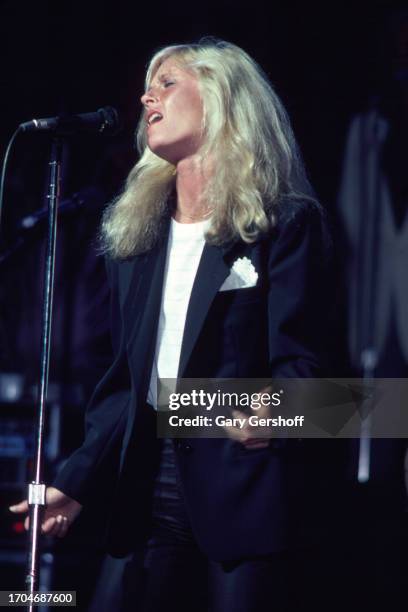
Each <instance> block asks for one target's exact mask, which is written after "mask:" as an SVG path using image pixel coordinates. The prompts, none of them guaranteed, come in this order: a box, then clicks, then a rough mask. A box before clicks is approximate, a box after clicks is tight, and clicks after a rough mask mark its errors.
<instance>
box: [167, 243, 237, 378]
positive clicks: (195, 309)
mask: <svg viewBox="0 0 408 612" xmlns="http://www.w3.org/2000/svg"><path fill="white" fill-rule="evenodd" d="M233 246H234V245H232V246H229V247H224V248H220V247H216V246H212V245H209V244H207V243H206V244H205V246H204V249H203V254H202V256H201V259H200V263H199V265H198V269H197V274H196V277H195V280H194V284H193V289H192V291H191V296H190V301H189V304H188V309H187V316H186V322H185V326H184V334H183V342H182V345H181V354H180V363H179V369H178V377H179V378H182V377H183V373H184V371H185V369H186V367H187V364H188V360H189V359H190V355H191V352H192V350H193V348H194V345H195V343H196V342H197V339H198V336H199V334H200V331H201V328H202V326H203V324H204V321H205V318H206V316H207V313H208V310H209V308H210V306H211V304H212V301H213V300H214V298H215V296H216V295H217V293H218V290H219V288H220V287H221V285H222V283H223V282H224V281H225V279H226V278H227V276H228V274H229V273H230V266H229V262H230V260H231V257H232V251H231V249H232V248H233Z"/></svg>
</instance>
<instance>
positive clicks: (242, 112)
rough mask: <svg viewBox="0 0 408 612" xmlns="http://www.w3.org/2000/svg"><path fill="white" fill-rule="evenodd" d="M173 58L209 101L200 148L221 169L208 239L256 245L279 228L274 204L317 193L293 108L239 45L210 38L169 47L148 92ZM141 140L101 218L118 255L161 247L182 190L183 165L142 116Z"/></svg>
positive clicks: (156, 59) (212, 191) (213, 186)
mask: <svg viewBox="0 0 408 612" xmlns="http://www.w3.org/2000/svg"><path fill="white" fill-rule="evenodd" d="M169 57H172V58H175V59H176V60H177V61H178V62H180V64H181V66H185V67H186V68H188V69H190V70H193V71H194V72H195V73H196V74H197V76H198V83H199V87H200V92H201V95H202V99H203V107H204V120H203V121H204V125H203V129H204V134H205V145H204V147H203V149H202V150H201V151H200V153H201V154H202V155H203V156H206V155H208V154H211V156H212V160H213V161H214V164H215V168H216V169H217V171H216V172H214V173H213V176H212V178H211V179H210V180H209V181H208V185H207V187H206V194H205V195H206V198H207V202H208V203H209V204H210V205H211V206H213V207H214V211H213V213H212V216H211V224H210V228H209V230H208V232H207V234H206V240H207V242H209V243H211V244H215V245H223V244H226V243H229V242H231V241H233V240H236V239H241V240H243V241H245V242H253V241H255V240H256V239H257V238H258V237H259V236H260V234H262V233H264V232H266V231H268V229H269V228H270V227H271V226H272V225H273V223H274V214H273V211H274V207H275V205H276V204H277V203H278V202H279V201H280V200H281V199H282V198H283V197H285V196H291V197H300V198H303V197H305V196H306V197H310V195H311V189H310V186H309V183H308V181H307V178H306V175H305V171H304V166H303V163H302V160H301V156H300V154H299V151H298V147H297V144H296V141H295V138H294V135H293V131H292V128H291V125H290V121H289V118H288V116H287V113H286V111H285V109H284V107H283V105H282V103H281V101H280V99H279V97H278V96H277V95H276V93H275V92H274V90H273V88H272V86H271V85H270V83H269V81H268V79H267V78H266V76H265V75H264V73H263V72H262V70H261V68H260V67H259V66H258V65H257V64H256V62H255V61H254V60H253V59H252V58H250V57H249V55H248V54H247V53H245V51H243V50H242V49H240V48H239V47H237V46H236V45H233V44H231V43H228V42H224V41H216V40H214V39H203V40H201V41H200V42H199V43H198V44H190V45H172V46H169V47H165V48H164V49H162V50H160V51H158V52H157V53H156V54H155V55H154V56H153V58H152V59H151V61H150V64H149V67H148V69H147V74H146V89H148V87H149V86H150V82H151V79H152V78H153V76H154V74H155V72H156V71H157V69H158V68H159V66H160V65H161V64H162V63H163V62H164V61H165V60H166V59H168V58H169ZM137 145H138V149H139V153H140V159H139V161H138V162H137V163H136V165H135V166H134V167H133V169H132V170H131V172H130V174H129V176H128V178H127V181H126V185H125V189H124V191H123V193H122V194H121V195H120V196H119V197H118V198H117V199H116V200H115V201H114V202H113V203H112V204H111V205H110V206H109V207H108V208H107V209H106V211H105V214H104V218H103V222H102V228H101V238H102V247H103V250H104V251H105V252H106V253H109V254H110V255H111V256H112V257H114V258H127V257H129V256H132V255H136V254H139V253H142V252H144V251H147V250H149V249H150V248H152V246H154V244H156V242H157V241H158V239H159V238H160V236H161V235H162V228H163V221H164V219H165V218H166V217H167V216H168V214H169V207H170V195H171V194H172V192H173V191H174V188H175V170H176V168H175V166H173V165H172V164H171V163H169V162H167V161H165V160H163V159H161V158H160V157H158V156H157V155H155V154H154V153H153V152H152V151H150V149H149V148H148V147H147V144H146V122H145V120H144V118H143V116H142V117H141V119H140V121H139V125H138V130H137Z"/></svg>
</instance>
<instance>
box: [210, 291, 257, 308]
mask: <svg viewBox="0 0 408 612" xmlns="http://www.w3.org/2000/svg"><path fill="white" fill-rule="evenodd" d="M265 299H266V295H265V290H264V289H262V288H261V287H245V288H244V289H228V290H227V291H219V292H218V294H217V297H216V300H217V301H218V302H219V303H220V304H221V303H223V304H227V305H230V306H235V305H239V304H250V303H253V302H261V301H262V300H265Z"/></svg>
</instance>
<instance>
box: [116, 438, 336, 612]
mask: <svg viewBox="0 0 408 612" xmlns="http://www.w3.org/2000/svg"><path fill="white" fill-rule="evenodd" d="M220 537H222V535H221V536H220ZM237 537H240V534H237ZM242 537H245V534H242ZM337 569H338V568H337ZM337 579H338V575H337V572H336V570H335V569H334V568H333V566H332V564H331V563H330V562H328V559H327V555H326V553H325V550H324V549H315V550H313V551H310V550H308V551H305V550H303V551H297V552H293V551H292V552H290V553H289V552H287V551H285V552H280V553H273V554H270V555H267V556H258V557H253V558H245V559H240V560H239V561H234V562H228V561H226V562H215V561H212V560H209V559H208V558H207V557H206V555H205V554H204V553H203V552H202V551H201V550H200V548H199V546H198V545H197V543H196V541H195V538H194V536H193V533H192V531H191V526H190V523H189V519H188V517H187V514H186V511H185V507H184V502H183V497H182V492H181V490H180V486H179V482H178V474H177V467H176V464H175V456H174V450H173V444H172V441H171V440H164V441H163V447H162V454H161V462H160V468H159V472H158V475H157V478H156V483H155V492H154V508H153V529H152V533H151V537H150V539H149V541H148V543H147V546H146V550H145V552H144V555H143V556H142V557H140V556H139V557H137V556H135V557H134V559H132V560H131V561H130V562H128V564H127V566H126V568H125V571H124V576H123V589H122V592H123V601H122V608H121V610H122V612H176V611H177V612H187V611H188V612H264V611H265V612H269V611H271V612H306V611H308V612H309V610H311V609H313V610H314V612H317V611H320V610H321V611H323V610H324V611H325V612H327V610H328V609H329V610H330V611H331V612H333V611H334V610H343V609H344V607H343V604H342V603H341V602H340V595H341V592H342V590H343V589H344V586H345V585H344V582H343V581H340V584H339V582H338V580H337ZM336 585H337V588H336Z"/></svg>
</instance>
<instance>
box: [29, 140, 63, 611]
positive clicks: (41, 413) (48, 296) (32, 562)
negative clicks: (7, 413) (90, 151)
mask: <svg viewBox="0 0 408 612" xmlns="http://www.w3.org/2000/svg"><path fill="white" fill-rule="evenodd" d="M61 158H62V141H61V138H60V137H58V136H55V137H54V139H53V142H52V146H51V155H50V162H49V165H50V174H49V184H48V194H47V196H46V197H47V200H48V235H47V250H46V258H45V267H44V294H43V315H42V316H43V319H42V337H41V365H40V368H41V369H40V386H39V391H38V398H37V402H38V410H37V425H36V451H35V458H34V472H33V480H32V481H31V483H30V484H29V485H28V503H29V514H30V531H29V551H28V558H27V575H26V579H25V584H26V588H27V590H28V591H29V593H30V594H33V593H34V592H35V591H37V590H38V582H39V580H38V578H39V576H38V566H39V558H40V550H39V539H40V530H41V523H42V517H43V514H44V509H45V490H46V487H45V483H44V482H43V454H44V424H45V411H46V403H45V402H46V399H47V388H48V372H49V363H50V341H51V322H52V302H53V294H54V270H55V246H56V238H57V208H58V202H59V196H60V177H61ZM32 599H33V598H31V600H32ZM34 607H36V604H34V603H33V601H31V602H30V604H29V606H28V608H27V609H28V610H29V612H32V611H33V610H34Z"/></svg>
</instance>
